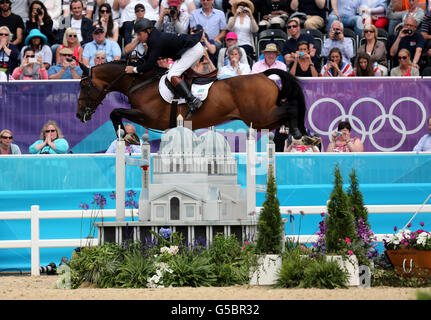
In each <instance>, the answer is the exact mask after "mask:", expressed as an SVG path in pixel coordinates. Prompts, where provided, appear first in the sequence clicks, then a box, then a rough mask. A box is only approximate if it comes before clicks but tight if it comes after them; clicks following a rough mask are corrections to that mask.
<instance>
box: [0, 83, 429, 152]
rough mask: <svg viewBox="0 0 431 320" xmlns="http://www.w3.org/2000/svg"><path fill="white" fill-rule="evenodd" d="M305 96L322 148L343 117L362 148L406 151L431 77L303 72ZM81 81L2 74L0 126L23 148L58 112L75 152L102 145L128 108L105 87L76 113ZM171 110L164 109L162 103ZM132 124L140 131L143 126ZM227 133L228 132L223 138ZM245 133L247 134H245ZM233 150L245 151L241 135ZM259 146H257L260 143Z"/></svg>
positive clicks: (240, 127)
mask: <svg viewBox="0 0 431 320" xmlns="http://www.w3.org/2000/svg"><path fill="white" fill-rule="evenodd" d="M301 81H302V87H303V89H304V94H305V97H306V103H307V115H306V126H307V128H309V129H310V131H311V132H314V133H318V134H319V135H320V136H322V138H323V144H324V148H326V146H327V144H328V142H329V139H328V137H329V136H330V135H331V133H332V132H333V131H334V130H336V128H337V125H338V123H339V122H340V121H341V120H349V121H350V123H351V125H352V137H359V138H360V139H361V140H362V141H363V143H364V147H365V151H370V152H372V151H411V150H412V149H413V147H414V145H415V144H416V143H417V141H418V140H419V139H420V137H421V136H423V135H424V134H425V133H427V132H428V127H427V123H426V118H427V116H428V115H429V114H430V106H429V102H430V101H431V78H419V77H418V78H409V77H403V78H394V77H384V78H348V79H343V78H337V79H334V78H331V79H326V78H306V79H304V78H303V79H301ZM78 95H79V81H77V80H63V81H61V80H60V81H53V80H50V81H10V82H0V130H2V129H6V128H7V129H10V130H11V131H12V132H13V135H14V143H16V144H17V145H18V146H19V147H20V148H21V151H22V153H28V147H29V146H30V145H31V144H32V143H33V142H34V141H36V140H37V139H39V135H40V131H41V129H42V126H43V124H44V123H45V122H46V121H48V120H55V121H57V123H58V124H59V127H60V128H61V130H62V132H63V134H64V136H65V138H66V139H67V141H68V142H69V144H70V147H71V150H72V152H73V153H94V152H104V151H105V150H106V149H107V148H108V147H109V145H110V143H111V142H112V140H114V139H115V132H114V130H113V127H112V124H111V121H110V118H109V114H110V112H111V111H112V109H114V108H119V107H123V108H127V107H128V103H127V99H125V98H124V97H123V96H122V95H121V94H119V93H111V94H109V95H108V96H107V97H106V98H105V100H104V101H103V104H102V105H100V106H99V107H98V109H97V111H96V113H95V114H94V115H93V119H92V120H90V121H88V122H87V123H85V124H83V123H81V122H80V121H79V120H78V119H77V118H76V116H75V114H76V111H77V100H78ZM166 112H169V110H166ZM136 127H137V133H138V135H139V136H140V135H141V134H142V133H144V132H145V128H142V127H139V126H136ZM246 129H247V127H246V126H245V124H243V123H242V122H241V121H232V122H229V123H226V124H223V125H220V126H217V127H216V130H220V132H221V133H222V134H225V135H226V137H227V138H229V137H228V136H229V135H235V136H237V137H238V136H239V137H240V139H242V138H244V139H245V133H246ZM149 133H150V141H151V146H152V149H151V152H156V151H157V150H158V145H159V142H160V134H159V133H153V132H149ZM228 140H229V139H228ZM244 141H245V140H244ZM231 148H232V150H235V151H245V143H244V144H243V145H242V146H240V147H239V148H237V147H233V146H232V145H231ZM258 151H259V150H258Z"/></svg>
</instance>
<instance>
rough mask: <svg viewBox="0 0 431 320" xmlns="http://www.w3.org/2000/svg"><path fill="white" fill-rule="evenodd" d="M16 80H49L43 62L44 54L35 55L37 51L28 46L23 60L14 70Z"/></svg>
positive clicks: (13, 76) (13, 75)
mask: <svg viewBox="0 0 431 320" xmlns="http://www.w3.org/2000/svg"><path fill="white" fill-rule="evenodd" d="M12 78H14V79H15V80H47V79H48V73H47V72H46V69H45V67H44V66H43V63H42V56H39V57H37V58H36V57H35V52H34V50H33V49H32V48H30V47H28V48H26V49H25V50H24V54H23V60H22V63H21V65H20V66H19V67H17V68H15V69H14V70H13V72H12Z"/></svg>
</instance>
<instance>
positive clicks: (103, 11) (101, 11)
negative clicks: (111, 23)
mask: <svg viewBox="0 0 431 320" xmlns="http://www.w3.org/2000/svg"><path fill="white" fill-rule="evenodd" d="M99 12H100V13H111V11H108V10H99Z"/></svg>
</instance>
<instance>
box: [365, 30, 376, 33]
mask: <svg viewBox="0 0 431 320" xmlns="http://www.w3.org/2000/svg"><path fill="white" fill-rule="evenodd" d="M364 33H374V31H373V30H364Z"/></svg>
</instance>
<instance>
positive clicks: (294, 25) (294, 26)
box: [287, 24, 298, 29]
mask: <svg viewBox="0 0 431 320" xmlns="http://www.w3.org/2000/svg"><path fill="white" fill-rule="evenodd" d="M297 27H298V25H297V24H292V25H290V26H287V29H292V28H297Z"/></svg>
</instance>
